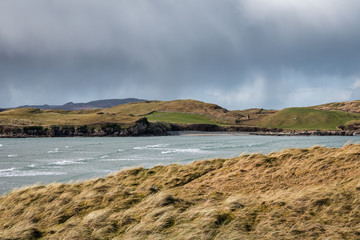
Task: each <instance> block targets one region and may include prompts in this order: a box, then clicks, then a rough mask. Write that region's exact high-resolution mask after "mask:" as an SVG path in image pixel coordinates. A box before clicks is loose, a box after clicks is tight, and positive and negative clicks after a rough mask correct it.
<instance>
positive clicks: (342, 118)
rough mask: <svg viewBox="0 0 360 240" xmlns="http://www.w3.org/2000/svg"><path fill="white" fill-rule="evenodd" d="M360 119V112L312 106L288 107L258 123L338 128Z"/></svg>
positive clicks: (308, 128) (266, 125) (274, 126)
mask: <svg viewBox="0 0 360 240" xmlns="http://www.w3.org/2000/svg"><path fill="white" fill-rule="evenodd" d="M353 120H360V114H357V113H347V112H342V111H325V110H316V109H311V108H286V109H284V110H281V111H279V112H277V113H274V114H272V115H270V116H267V117H265V118H263V119H261V120H260V121H259V122H258V125H259V126H261V127H269V128H283V129H295V130H318V129H319V130H336V129H337V127H338V126H342V125H345V124H346V123H347V122H349V121H353Z"/></svg>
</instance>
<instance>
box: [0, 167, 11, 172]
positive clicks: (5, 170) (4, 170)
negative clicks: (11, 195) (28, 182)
mask: <svg viewBox="0 0 360 240" xmlns="http://www.w3.org/2000/svg"><path fill="white" fill-rule="evenodd" d="M14 170H15V168H6V169H0V172H9V171H10V172H11V171H14Z"/></svg>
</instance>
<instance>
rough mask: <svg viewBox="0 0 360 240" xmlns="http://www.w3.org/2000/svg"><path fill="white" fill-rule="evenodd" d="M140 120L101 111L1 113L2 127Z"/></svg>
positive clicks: (25, 109)
mask: <svg viewBox="0 0 360 240" xmlns="http://www.w3.org/2000/svg"><path fill="white" fill-rule="evenodd" d="M138 119H140V117H137V116H131V115H128V114H105V113H103V112H102V111H101V110H99V109H95V110H81V111H65V110H40V109H36V108H19V109H10V110H7V111H4V112H1V113H0V125H11V126H50V125H91V124H99V123H119V124H129V123H133V122H135V121H137V120H138Z"/></svg>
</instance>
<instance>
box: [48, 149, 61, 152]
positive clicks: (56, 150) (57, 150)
mask: <svg viewBox="0 0 360 240" xmlns="http://www.w3.org/2000/svg"><path fill="white" fill-rule="evenodd" d="M58 152H59V148H55V150H54V151H48V153H58Z"/></svg>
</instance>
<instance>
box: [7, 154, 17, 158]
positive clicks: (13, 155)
mask: <svg viewBox="0 0 360 240" xmlns="http://www.w3.org/2000/svg"><path fill="white" fill-rule="evenodd" d="M7 156H8V157H9V158H13V157H17V156H18V155H16V154H10V155H7Z"/></svg>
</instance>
